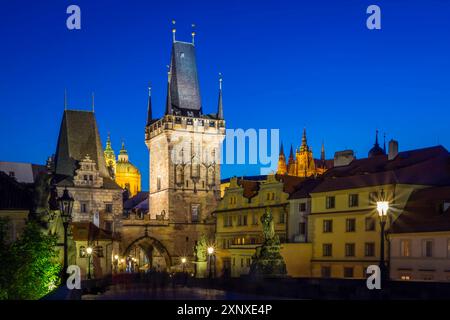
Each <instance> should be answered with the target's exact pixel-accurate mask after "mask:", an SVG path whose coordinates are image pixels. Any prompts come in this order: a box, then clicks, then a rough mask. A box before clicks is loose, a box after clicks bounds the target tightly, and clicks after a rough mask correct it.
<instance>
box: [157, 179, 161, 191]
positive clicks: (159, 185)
mask: <svg viewBox="0 0 450 320" xmlns="http://www.w3.org/2000/svg"><path fill="white" fill-rule="evenodd" d="M156 189H157V190H158V191H159V190H161V177H158V178H157V179H156Z"/></svg>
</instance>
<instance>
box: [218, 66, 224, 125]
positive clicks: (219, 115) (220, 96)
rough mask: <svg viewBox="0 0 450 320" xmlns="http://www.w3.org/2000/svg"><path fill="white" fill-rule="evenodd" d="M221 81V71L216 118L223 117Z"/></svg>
mask: <svg viewBox="0 0 450 320" xmlns="http://www.w3.org/2000/svg"><path fill="white" fill-rule="evenodd" d="M222 82H223V78H222V73H220V72H219V103H218V106H217V119H223V103H222Z"/></svg>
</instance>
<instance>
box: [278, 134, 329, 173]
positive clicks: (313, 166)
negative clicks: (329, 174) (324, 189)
mask: <svg viewBox="0 0 450 320" xmlns="http://www.w3.org/2000/svg"><path fill="white" fill-rule="evenodd" d="M331 166H332V162H331V161H328V160H326V159H325V147H324V145H323V144H322V150H321V154H320V159H314V157H313V152H312V149H311V147H310V146H308V143H307V139H306V129H303V136H302V143H301V145H300V147H299V148H298V149H297V150H296V152H295V155H294V150H293V148H292V146H291V151H290V153H289V158H288V161H287V163H286V157H285V154H284V149H283V144H281V148H280V155H279V157H278V168H277V174H281V175H283V174H286V175H290V176H296V177H303V178H306V177H312V176H317V175H320V174H323V173H324V172H325V171H327V170H328V169H329V168H330V167H331Z"/></svg>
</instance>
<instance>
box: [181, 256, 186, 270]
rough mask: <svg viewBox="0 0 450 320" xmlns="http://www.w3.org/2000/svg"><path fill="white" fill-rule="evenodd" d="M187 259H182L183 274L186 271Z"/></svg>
mask: <svg viewBox="0 0 450 320" xmlns="http://www.w3.org/2000/svg"><path fill="white" fill-rule="evenodd" d="M186 262H187V259H186V257H183V258H181V264H182V265H183V273H184V272H185V271H186Z"/></svg>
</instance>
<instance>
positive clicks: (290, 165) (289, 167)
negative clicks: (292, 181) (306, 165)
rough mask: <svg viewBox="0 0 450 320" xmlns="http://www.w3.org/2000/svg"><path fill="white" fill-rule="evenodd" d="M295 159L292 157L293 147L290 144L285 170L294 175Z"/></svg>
mask: <svg viewBox="0 0 450 320" xmlns="http://www.w3.org/2000/svg"><path fill="white" fill-rule="evenodd" d="M295 170H296V169H295V159H294V149H293V147H292V144H291V151H290V152H289V159H288V165H287V172H288V174H289V175H291V176H294V175H295Z"/></svg>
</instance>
